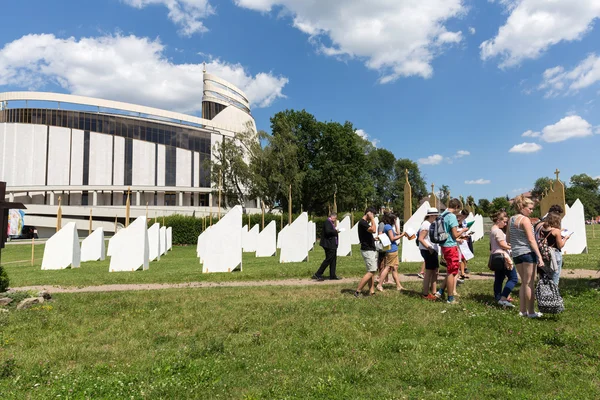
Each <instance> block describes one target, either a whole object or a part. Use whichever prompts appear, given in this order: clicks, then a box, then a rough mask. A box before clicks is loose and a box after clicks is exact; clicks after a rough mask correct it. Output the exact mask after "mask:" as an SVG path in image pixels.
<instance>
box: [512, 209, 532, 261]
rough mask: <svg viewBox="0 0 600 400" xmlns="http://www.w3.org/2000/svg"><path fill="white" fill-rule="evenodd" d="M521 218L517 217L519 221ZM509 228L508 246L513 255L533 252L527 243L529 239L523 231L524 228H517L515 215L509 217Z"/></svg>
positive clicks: (517, 255)
mask: <svg viewBox="0 0 600 400" xmlns="http://www.w3.org/2000/svg"><path fill="white" fill-rule="evenodd" d="M522 218H526V217H523V216H522ZM522 218H521V219H522ZM521 219H519V221H521ZM509 229H510V231H509V232H510V247H511V249H512V256H513V257H519V256H522V255H523V254H527V253H531V252H533V249H532V248H531V246H530V245H529V240H528V239H527V234H526V233H525V230H524V229H522V228H519V227H518V226H517V224H516V217H510V222H509ZM532 232H533V227H532Z"/></svg>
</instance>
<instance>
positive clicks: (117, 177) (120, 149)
mask: <svg viewBox="0 0 600 400" xmlns="http://www.w3.org/2000/svg"><path fill="white" fill-rule="evenodd" d="M114 140H115V163H114V165H113V179H114V184H115V185H124V184H125V138H123V137H120V136H114ZM108 247H109V250H110V246H108Z"/></svg>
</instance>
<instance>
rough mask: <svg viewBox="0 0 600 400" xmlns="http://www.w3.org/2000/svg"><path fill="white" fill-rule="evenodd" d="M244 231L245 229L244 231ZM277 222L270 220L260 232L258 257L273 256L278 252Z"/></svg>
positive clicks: (257, 246)
mask: <svg viewBox="0 0 600 400" xmlns="http://www.w3.org/2000/svg"><path fill="white" fill-rule="evenodd" d="M242 232H243V231H242ZM276 235H277V223H276V222H275V221H271V222H269V225H267V226H265V229H263V230H262V232H261V233H259V234H258V240H257V242H256V257H272V256H274V255H275V254H276V253H277V239H276Z"/></svg>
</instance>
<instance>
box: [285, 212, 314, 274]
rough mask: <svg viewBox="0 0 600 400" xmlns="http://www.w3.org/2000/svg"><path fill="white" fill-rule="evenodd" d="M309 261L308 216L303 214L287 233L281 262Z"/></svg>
mask: <svg viewBox="0 0 600 400" xmlns="http://www.w3.org/2000/svg"><path fill="white" fill-rule="evenodd" d="M302 261H308V214H307V213H305V212H303V213H302V214H300V216H298V218H296V220H295V221H294V222H292V224H291V225H290V227H289V228H288V229H287V231H286V232H285V239H284V240H283V243H282V244H281V253H280V254H279V262H281V263H288V262H302Z"/></svg>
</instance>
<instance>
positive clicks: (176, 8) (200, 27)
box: [122, 0, 215, 37]
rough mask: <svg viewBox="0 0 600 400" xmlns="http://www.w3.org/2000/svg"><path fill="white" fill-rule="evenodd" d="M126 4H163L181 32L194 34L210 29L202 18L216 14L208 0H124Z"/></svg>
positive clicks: (136, 6) (141, 6) (188, 34)
mask: <svg viewBox="0 0 600 400" xmlns="http://www.w3.org/2000/svg"><path fill="white" fill-rule="evenodd" d="M122 1H123V2H124V3H125V4H127V5H130V6H132V7H135V8H139V9H142V8H144V7H146V6H149V5H163V6H165V7H167V9H168V10H169V19H170V20H171V21H173V23H174V24H176V25H177V26H179V33H180V34H181V35H183V36H187V37H189V36H192V35H193V34H194V33H202V32H206V31H208V29H207V28H206V27H205V26H204V24H203V23H202V19H204V18H206V17H208V16H210V15H212V14H214V12H215V11H214V8H213V7H212V6H211V5H210V4H209V2H208V0H122Z"/></svg>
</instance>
